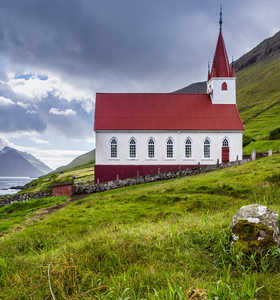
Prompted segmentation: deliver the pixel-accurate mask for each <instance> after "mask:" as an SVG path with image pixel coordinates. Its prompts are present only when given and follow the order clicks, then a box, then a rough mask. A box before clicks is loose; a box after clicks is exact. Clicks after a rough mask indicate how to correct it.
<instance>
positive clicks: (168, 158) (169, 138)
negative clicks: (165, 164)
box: [165, 136, 176, 160]
mask: <svg viewBox="0 0 280 300" xmlns="http://www.w3.org/2000/svg"><path fill="white" fill-rule="evenodd" d="M169 140H171V141H172V145H173V156H172V157H168V156H167V145H168V141H169ZM165 159H166V160H176V152H175V141H174V138H173V137H171V136H170V137H168V138H167V139H166V142H165Z"/></svg>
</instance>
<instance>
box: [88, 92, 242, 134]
mask: <svg viewBox="0 0 280 300" xmlns="http://www.w3.org/2000/svg"><path fill="white" fill-rule="evenodd" d="M94 128H95V130H244V127H243V124H242V121H241V119H240V116H239V112H238V109H237V106H236V105H234V104H212V103H211V99H210V97H209V95H207V94H99V93H98V94H97V95H96V103H95V124H94Z"/></svg>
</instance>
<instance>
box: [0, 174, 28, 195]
mask: <svg viewBox="0 0 280 300" xmlns="http://www.w3.org/2000/svg"><path fill="white" fill-rule="evenodd" d="M33 179H34V178H30V177H0V195H8V194H16V193H17V192H19V190H11V189H10V188H11V187H13V186H22V185H25V184H27V183H28V182H30V181H32V180H33Z"/></svg>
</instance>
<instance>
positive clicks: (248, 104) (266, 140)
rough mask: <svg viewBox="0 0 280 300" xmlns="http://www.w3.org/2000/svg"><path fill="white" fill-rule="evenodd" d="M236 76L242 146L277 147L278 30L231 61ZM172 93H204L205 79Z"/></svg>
mask: <svg viewBox="0 0 280 300" xmlns="http://www.w3.org/2000/svg"><path fill="white" fill-rule="evenodd" d="M234 66H235V69H236V71H237V72H236V76H237V105H238V108H239V111H240V115H241V118H242V120H243V122H244V124H245V127H246V131H245V135H246V138H248V140H249V142H250V141H251V143H250V144H249V145H247V146H246V147H245V148H244V152H245V153H249V152H251V151H252V149H256V150H257V151H267V150H268V149H269V148H272V149H273V150H275V151H276V150H278V149H279V147H280V140H273V139H272V138H271V136H272V135H273V132H274V131H275V130H276V131H277V130H278V129H279V131H280V31H279V32H278V33H276V34H275V35H274V36H273V37H271V38H268V39H266V40H264V41H263V42H261V43H260V44H259V45H257V46H256V47H255V48H254V49H252V50H251V51H249V52H248V53H246V54H244V55H243V56H242V57H240V58H239V59H238V60H237V61H235V62H234ZM175 93H206V82H198V83H193V84H191V85H189V86H187V87H184V88H182V89H180V90H177V91H175Z"/></svg>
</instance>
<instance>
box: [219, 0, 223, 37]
mask: <svg viewBox="0 0 280 300" xmlns="http://www.w3.org/2000/svg"><path fill="white" fill-rule="evenodd" d="M219 24H220V32H221V31H222V27H223V5H222V4H221V7H220V21H219Z"/></svg>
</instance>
